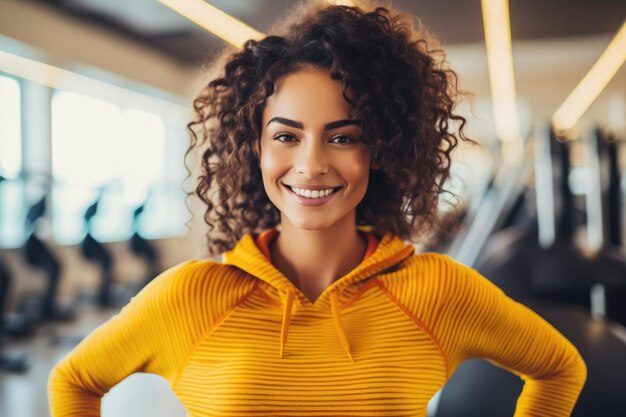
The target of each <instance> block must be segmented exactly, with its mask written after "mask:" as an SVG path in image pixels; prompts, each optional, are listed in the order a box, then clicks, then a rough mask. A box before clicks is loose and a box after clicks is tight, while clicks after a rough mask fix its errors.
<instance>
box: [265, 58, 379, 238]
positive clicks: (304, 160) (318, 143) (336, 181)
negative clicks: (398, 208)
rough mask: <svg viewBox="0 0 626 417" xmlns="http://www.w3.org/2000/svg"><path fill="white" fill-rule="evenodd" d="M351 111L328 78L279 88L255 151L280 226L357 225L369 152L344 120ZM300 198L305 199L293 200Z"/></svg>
mask: <svg viewBox="0 0 626 417" xmlns="http://www.w3.org/2000/svg"><path fill="white" fill-rule="evenodd" d="M349 110H350V106H349V105H348V103H347V102H346V101H345V100H344V98H343V96H342V93H341V84H340V83H339V82H337V81H335V80H333V79H331V77H330V74H329V73H328V72H327V71H324V70H315V69H306V70H302V71H299V72H296V73H291V74H288V75H286V76H284V77H283V78H281V79H280V80H279V81H278V82H277V84H276V89H275V92H274V94H273V95H272V96H270V97H269V98H268V100H267V103H266V106H265V109H264V112H263V125H262V134H261V138H260V140H259V141H257V142H256V152H257V154H258V153H260V157H259V159H260V164H261V173H262V176H263V185H264V187H265V191H266V193H267V195H268V197H269V198H270V200H271V201H272V203H273V204H274V205H275V206H276V207H277V208H278V209H279V210H280V212H281V222H282V223H283V224H284V223H285V222H290V223H292V224H293V225H294V226H295V227H297V228H301V229H306V230H316V229H325V228H329V227H331V226H333V225H335V224H336V223H337V222H351V223H352V224H355V225H356V206H357V205H358V203H359V202H360V201H361V200H362V199H363V196H364V195H365V191H366V190H367V183H368V178H369V169H370V155H371V152H370V148H369V146H367V145H365V144H364V143H363V142H361V141H360V140H359V135H358V133H359V127H358V121H357V120H355V119H352V118H350V117H349V114H348V113H349ZM294 187H295V188H299V189H300V190H294ZM306 188H309V190H308V191H304V189H306ZM310 188H322V190H320V191H317V192H314V191H311V190H310ZM329 190H332V191H331V194H329V195H327V196H325V197H321V198H320V197H319V196H320V195H323V194H326V193H328V192H329ZM303 191H304V192H305V195H304V196H299V195H297V194H298V193H300V194H301V193H302V192H303ZM309 193H310V194H309ZM316 197H317V198H316Z"/></svg>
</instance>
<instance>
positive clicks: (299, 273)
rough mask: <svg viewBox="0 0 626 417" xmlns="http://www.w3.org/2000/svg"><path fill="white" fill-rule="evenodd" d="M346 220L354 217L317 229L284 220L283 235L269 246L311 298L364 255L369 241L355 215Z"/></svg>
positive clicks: (284, 270)
mask: <svg viewBox="0 0 626 417" xmlns="http://www.w3.org/2000/svg"><path fill="white" fill-rule="evenodd" d="M347 220H351V221H340V222H337V223H335V224H334V225H332V226H331V227H329V228H325V229H317V230H305V229H301V228H298V227H295V226H294V225H293V224H291V223H290V222H288V221H287V222H285V221H283V222H281V232H280V235H279V236H278V237H277V238H276V241H275V242H274V244H273V245H272V247H271V248H270V253H271V256H272V262H273V263H274V265H275V266H276V268H277V269H278V270H279V271H281V272H282V273H283V275H285V276H286V277H287V278H288V279H289V280H290V281H291V282H292V283H294V285H296V286H297V287H298V288H299V289H300V291H302V292H303V293H304V294H305V295H307V297H308V298H309V299H311V301H314V300H315V299H316V298H317V297H318V296H319V294H321V293H322V292H323V291H324V290H325V289H326V288H327V287H328V286H330V285H331V284H332V283H333V282H334V281H336V280H337V279H339V278H341V277H342V276H344V275H346V274H347V273H348V272H350V271H351V270H353V269H354V268H355V267H356V266H357V265H358V264H359V263H361V261H362V260H363V257H364V256H365V250H366V247H367V242H366V241H365V240H364V239H363V237H362V236H361V235H360V234H359V232H358V230H357V228H356V225H355V221H354V219H347Z"/></svg>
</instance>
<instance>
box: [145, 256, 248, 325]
mask: <svg viewBox="0 0 626 417" xmlns="http://www.w3.org/2000/svg"><path fill="white" fill-rule="evenodd" d="M254 285H255V283H254V281H253V280H252V279H250V278H249V277H247V276H244V275H242V274H241V273H240V272H238V271H236V270H234V269H233V268H230V267H229V266H228V265H225V264H223V263H221V262H217V261H214V260H210V259H202V260H199V259H189V260H186V261H184V262H180V263H178V264H176V265H174V266H171V267H169V268H168V269H166V270H165V271H163V272H162V273H161V274H159V275H158V276H156V277H155V278H154V279H153V280H152V281H151V282H150V283H149V284H147V285H146V286H145V287H144V289H143V290H142V291H141V292H140V294H138V296H137V297H140V295H141V297H140V298H142V299H144V300H151V301H152V302H157V303H159V305H160V306H162V307H166V308H168V307H169V308H170V312H172V313H175V312H176V310H189V309H192V310H193V309H198V310H205V311H206V310H207V309H209V310H217V309H220V308H222V309H228V308H229V306H232V305H233V304H236V303H237V302H238V301H239V300H240V299H241V298H242V297H244V296H245V295H247V294H248V293H249V292H250V291H251V290H252V289H253V288H254ZM142 293H143V294H142ZM221 313H222V311H219V312H217V311H216V312H215V314H218V315H219V314H221Z"/></svg>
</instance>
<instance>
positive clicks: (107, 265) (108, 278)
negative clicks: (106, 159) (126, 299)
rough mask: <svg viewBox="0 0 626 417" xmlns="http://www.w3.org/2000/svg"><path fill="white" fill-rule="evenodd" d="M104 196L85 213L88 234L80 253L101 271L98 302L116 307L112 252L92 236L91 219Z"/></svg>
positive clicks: (101, 304) (104, 305) (82, 243)
mask: <svg viewBox="0 0 626 417" xmlns="http://www.w3.org/2000/svg"><path fill="white" fill-rule="evenodd" d="M101 197H102V194H100V196H99V197H98V198H97V199H96V201H94V203H93V204H91V205H90V206H89V207H88V208H87V210H86V211H85V215H84V220H85V228H86V229H87V234H86V235H85V237H84V239H83V240H82V241H81V242H80V244H79V247H80V253H81V255H83V257H85V258H86V259H88V260H90V261H92V262H96V263H97V264H98V265H99V267H100V270H101V277H100V288H99V289H98V293H97V295H96V302H97V303H98V304H99V305H100V306H101V307H110V306H114V305H115V303H114V300H113V295H112V293H111V291H112V285H113V256H112V255H111V252H110V251H109V250H108V249H107V248H105V247H104V245H102V244H101V243H100V242H98V241H97V240H96V239H95V238H94V237H93V236H92V234H91V219H92V218H93V216H95V214H96V213H97V211H98V203H99V201H100V199H101Z"/></svg>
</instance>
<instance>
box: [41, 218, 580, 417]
mask: <svg viewBox="0 0 626 417" xmlns="http://www.w3.org/2000/svg"><path fill="white" fill-rule="evenodd" d="M359 232H360V233H362V234H363V235H364V236H366V237H367V241H368V247H367V251H366V256H365V258H364V259H363V261H362V262H361V263H360V264H359V265H358V266H357V267H356V268H355V269H354V270H352V271H350V272H349V273H348V274H346V275H345V276H343V277H341V278H340V279H338V280H336V281H335V282H333V283H332V285H330V286H329V287H328V288H327V289H326V290H325V291H324V292H323V293H322V294H321V295H320V296H319V298H318V299H317V300H315V301H314V302H312V301H311V300H309V299H308V298H307V297H306V296H305V295H304V294H303V293H302V292H301V291H300V290H299V289H298V288H296V287H295V286H294V285H293V284H292V283H291V281H289V280H288V279H287V278H286V277H285V276H284V275H283V274H282V273H281V272H280V271H278V270H277V269H276V268H275V267H274V266H273V265H272V263H271V262H270V260H269V259H268V258H269V250H268V247H269V244H270V243H271V241H272V240H273V239H274V238H275V237H276V236H277V235H278V233H279V232H278V230H276V229H268V230H265V231H264V232H263V233H261V234H260V235H258V236H256V235H250V234H247V235H245V236H244V237H242V239H241V240H240V241H239V242H238V243H237V245H236V246H235V247H234V248H233V249H232V250H231V251H229V252H226V253H225V254H224V261H223V262H215V261H211V260H189V261H187V262H183V263H181V264H179V265H176V266H174V267H172V268H170V269H168V270H167V271H165V272H163V273H162V274H161V275H159V276H158V277H156V278H155V279H154V280H153V281H152V282H150V284H148V285H147V286H146V287H145V288H144V289H143V290H142V291H141V292H140V293H139V294H137V295H136V296H135V297H133V298H132V299H131V301H130V303H129V304H128V305H126V306H125V307H124V308H122V310H121V311H120V312H119V313H118V314H117V315H115V316H113V317H112V318H111V319H109V321H107V322H106V323H104V324H103V325H101V326H100V327H98V328H97V329H95V330H94V331H93V332H92V333H90V334H89V335H88V336H87V337H86V338H85V339H84V340H83V341H82V342H81V343H80V344H79V345H77V346H76V347H75V348H74V349H73V350H72V351H71V352H70V353H69V354H68V355H67V356H66V357H65V358H64V359H63V360H62V361H60V362H59V363H58V364H57V365H56V366H55V367H54V369H53V370H52V372H51V374H50V376H49V380H48V394H49V403H50V409H51V413H52V417H69V416H73V417H78V416H81V417H89V416H99V415H100V400H101V398H102V396H103V395H105V394H106V393H107V392H108V391H109V390H110V389H111V388H112V387H113V386H114V385H116V384H117V383H119V382H120V381H122V380H123V379H125V378H126V377H127V376H128V375H130V374H132V373H135V372H149V373H154V374H158V375H161V376H162V377H163V378H165V379H166V380H168V381H169V383H170V385H171V387H172V390H173V392H174V393H175V394H176V396H177V397H178V398H179V400H180V401H181V402H182V404H183V405H184V406H185V407H186V409H187V410H188V413H189V414H188V415H189V416H190V417H208V416H229V417H235V416H426V406H427V403H428V401H429V400H430V399H431V398H432V397H433V395H434V394H435V393H436V392H437V391H438V390H439V389H440V388H441V387H442V386H443V385H444V384H445V383H446V382H447V381H448V379H449V378H450V377H451V375H452V374H453V373H454V371H455V370H456V369H457V367H458V366H459V365H460V364H461V363H462V362H463V361H464V360H466V359H469V358H477V357H481V358H485V359H487V360H489V361H490V362H492V363H494V364H496V365H498V366H500V367H503V368H505V369H508V370H509V371H511V372H513V373H514V374H516V375H518V376H520V377H521V378H522V379H523V380H524V381H525V385H524V389H523V390H522V392H521V394H520V396H519V399H518V402H517V407H516V412H515V417H526V416H528V417H530V416H542V417H550V416H554V417H556V416H562V417H564V416H569V415H570V413H571V410H572V409H573V407H574V404H575V402H576V400H577V398H578V395H579V394H580V391H581V389H582V387H583V385H584V383H585V380H586V375H587V373H586V367H585V363H584V362H583V360H582V358H581V356H580V355H579V353H578V351H577V350H576V348H575V347H574V346H573V345H572V344H571V343H570V342H569V341H568V340H567V339H566V338H565V337H563V336H562V335H561V334H560V333H559V332H558V331H557V330H556V329H554V328H553V327H552V326H551V325H550V324H549V323H547V322H546V321H545V320H544V319H542V318H541V317H540V316H538V315H537V314H536V313H535V312H533V311H532V310H530V309H529V308H527V307H525V306H524V305H522V304H520V303H518V302H516V301H514V300H513V299H511V298H509V297H507V296H506V295H505V294H504V293H503V292H502V291H501V290H500V289H499V288H498V287H496V286H495V285H494V284H492V283H491V282H490V281H489V280H487V279H486V278H484V277H483V276H481V275H480V274H479V273H478V272H476V271H475V270H473V269H472V268H469V267H466V266H464V265H462V264H459V263H457V262H456V261H454V260H453V259H452V258H450V257H449V256H447V255H442V254H437V253H421V254H416V253H415V250H414V248H413V246H411V245H409V244H407V243H405V242H403V241H402V240H401V239H399V238H398V237H397V236H393V235H390V234H385V235H384V236H378V235H375V234H373V233H372V232H368V231H366V229H362V228H360V229H359Z"/></svg>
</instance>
